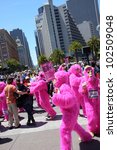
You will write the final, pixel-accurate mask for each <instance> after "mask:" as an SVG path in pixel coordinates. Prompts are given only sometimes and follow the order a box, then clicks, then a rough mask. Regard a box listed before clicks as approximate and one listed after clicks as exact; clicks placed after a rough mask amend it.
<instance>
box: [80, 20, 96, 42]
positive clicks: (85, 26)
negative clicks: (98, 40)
mask: <svg viewBox="0 0 117 150" xmlns="http://www.w3.org/2000/svg"><path fill="white" fill-rule="evenodd" d="M77 26H78V29H79V31H80V33H81V34H82V36H83V38H84V40H85V42H86V43H87V42H88V41H89V40H90V38H92V37H93V36H94V27H93V24H92V22H90V21H83V22H82V23H81V24H78V25H77Z"/></svg>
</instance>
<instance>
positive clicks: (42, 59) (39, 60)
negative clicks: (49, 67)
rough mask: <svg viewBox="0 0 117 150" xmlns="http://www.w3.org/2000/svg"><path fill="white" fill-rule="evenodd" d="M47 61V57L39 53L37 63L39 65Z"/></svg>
mask: <svg viewBox="0 0 117 150" xmlns="http://www.w3.org/2000/svg"><path fill="white" fill-rule="evenodd" d="M47 61H48V59H47V58H46V56H44V55H40V56H39V58H38V64H39V65H41V64H44V63H46V62H47Z"/></svg>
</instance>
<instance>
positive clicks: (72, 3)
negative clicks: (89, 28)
mask: <svg viewBox="0 0 117 150" xmlns="http://www.w3.org/2000/svg"><path fill="white" fill-rule="evenodd" d="M66 4H67V8H68V10H69V12H70V13H71V15H72V16H73V18H74V19H75V22H76V23H77V24H81V23H82V22H83V21H90V22H92V23H93V26H94V35H96V36H98V37H99V32H98V31H97V30H96V27H97V26H98V25H99V24H100V15H99V8H98V0H68V1H67V2H66Z"/></svg>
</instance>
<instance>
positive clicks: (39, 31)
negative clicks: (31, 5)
mask: <svg viewBox="0 0 117 150" xmlns="http://www.w3.org/2000/svg"><path fill="white" fill-rule="evenodd" d="M35 21H36V34H35V37H36V40H37V41H38V42H37V41H36V43H37V44H38V46H37V49H38V53H40V54H44V55H45V56H46V57H49V56H50V54H51V53H52V52H53V51H54V50H55V49H61V50H63V51H64V53H65V55H66V56H67V55H69V51H68V48H69V45H70V44H71V42H72V41H74V40H78V41H79V42H81V44H82V45H85V41H84V39H83V37H82V35H81V33H80V31H79V30H78V28H77V25H76V24H75V22H74V19H73V18H72V16H71V15H70V13H69V11H68V9H67V8H66V5H62V6H59V7H56V6H54V5H53V3H52V0H48V3H47V4H45V5H44V6H42V7H40V8H39V9H38V15H37V16H36V18H35Z"/></svg>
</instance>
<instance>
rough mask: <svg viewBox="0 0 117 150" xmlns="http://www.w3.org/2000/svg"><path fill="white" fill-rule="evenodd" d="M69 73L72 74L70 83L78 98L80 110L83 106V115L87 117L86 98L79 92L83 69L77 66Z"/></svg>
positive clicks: (72, 67) (73, 66)
mask: <svg viewBox="0 0 117 150" xmlns="http://www.w3.org/2000/svg"><path fill="white" fill-rule="evenodd" d="M68 72H69V73H70V76H69V82H70V86H71V89H72V90H73V92H74V94H75V96H76V98H77V102H78V105H79V108H80V105H81V106H82V109H83V114H84V116H86V111H85V105H84V97H83V96H82V94H80V93H79V91H78V89H79V85H80V82H81V79H82V68H81V66H80V65H78V64H75V65H72V66H71V67H70V69H69V70H68Z"/></svg>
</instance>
